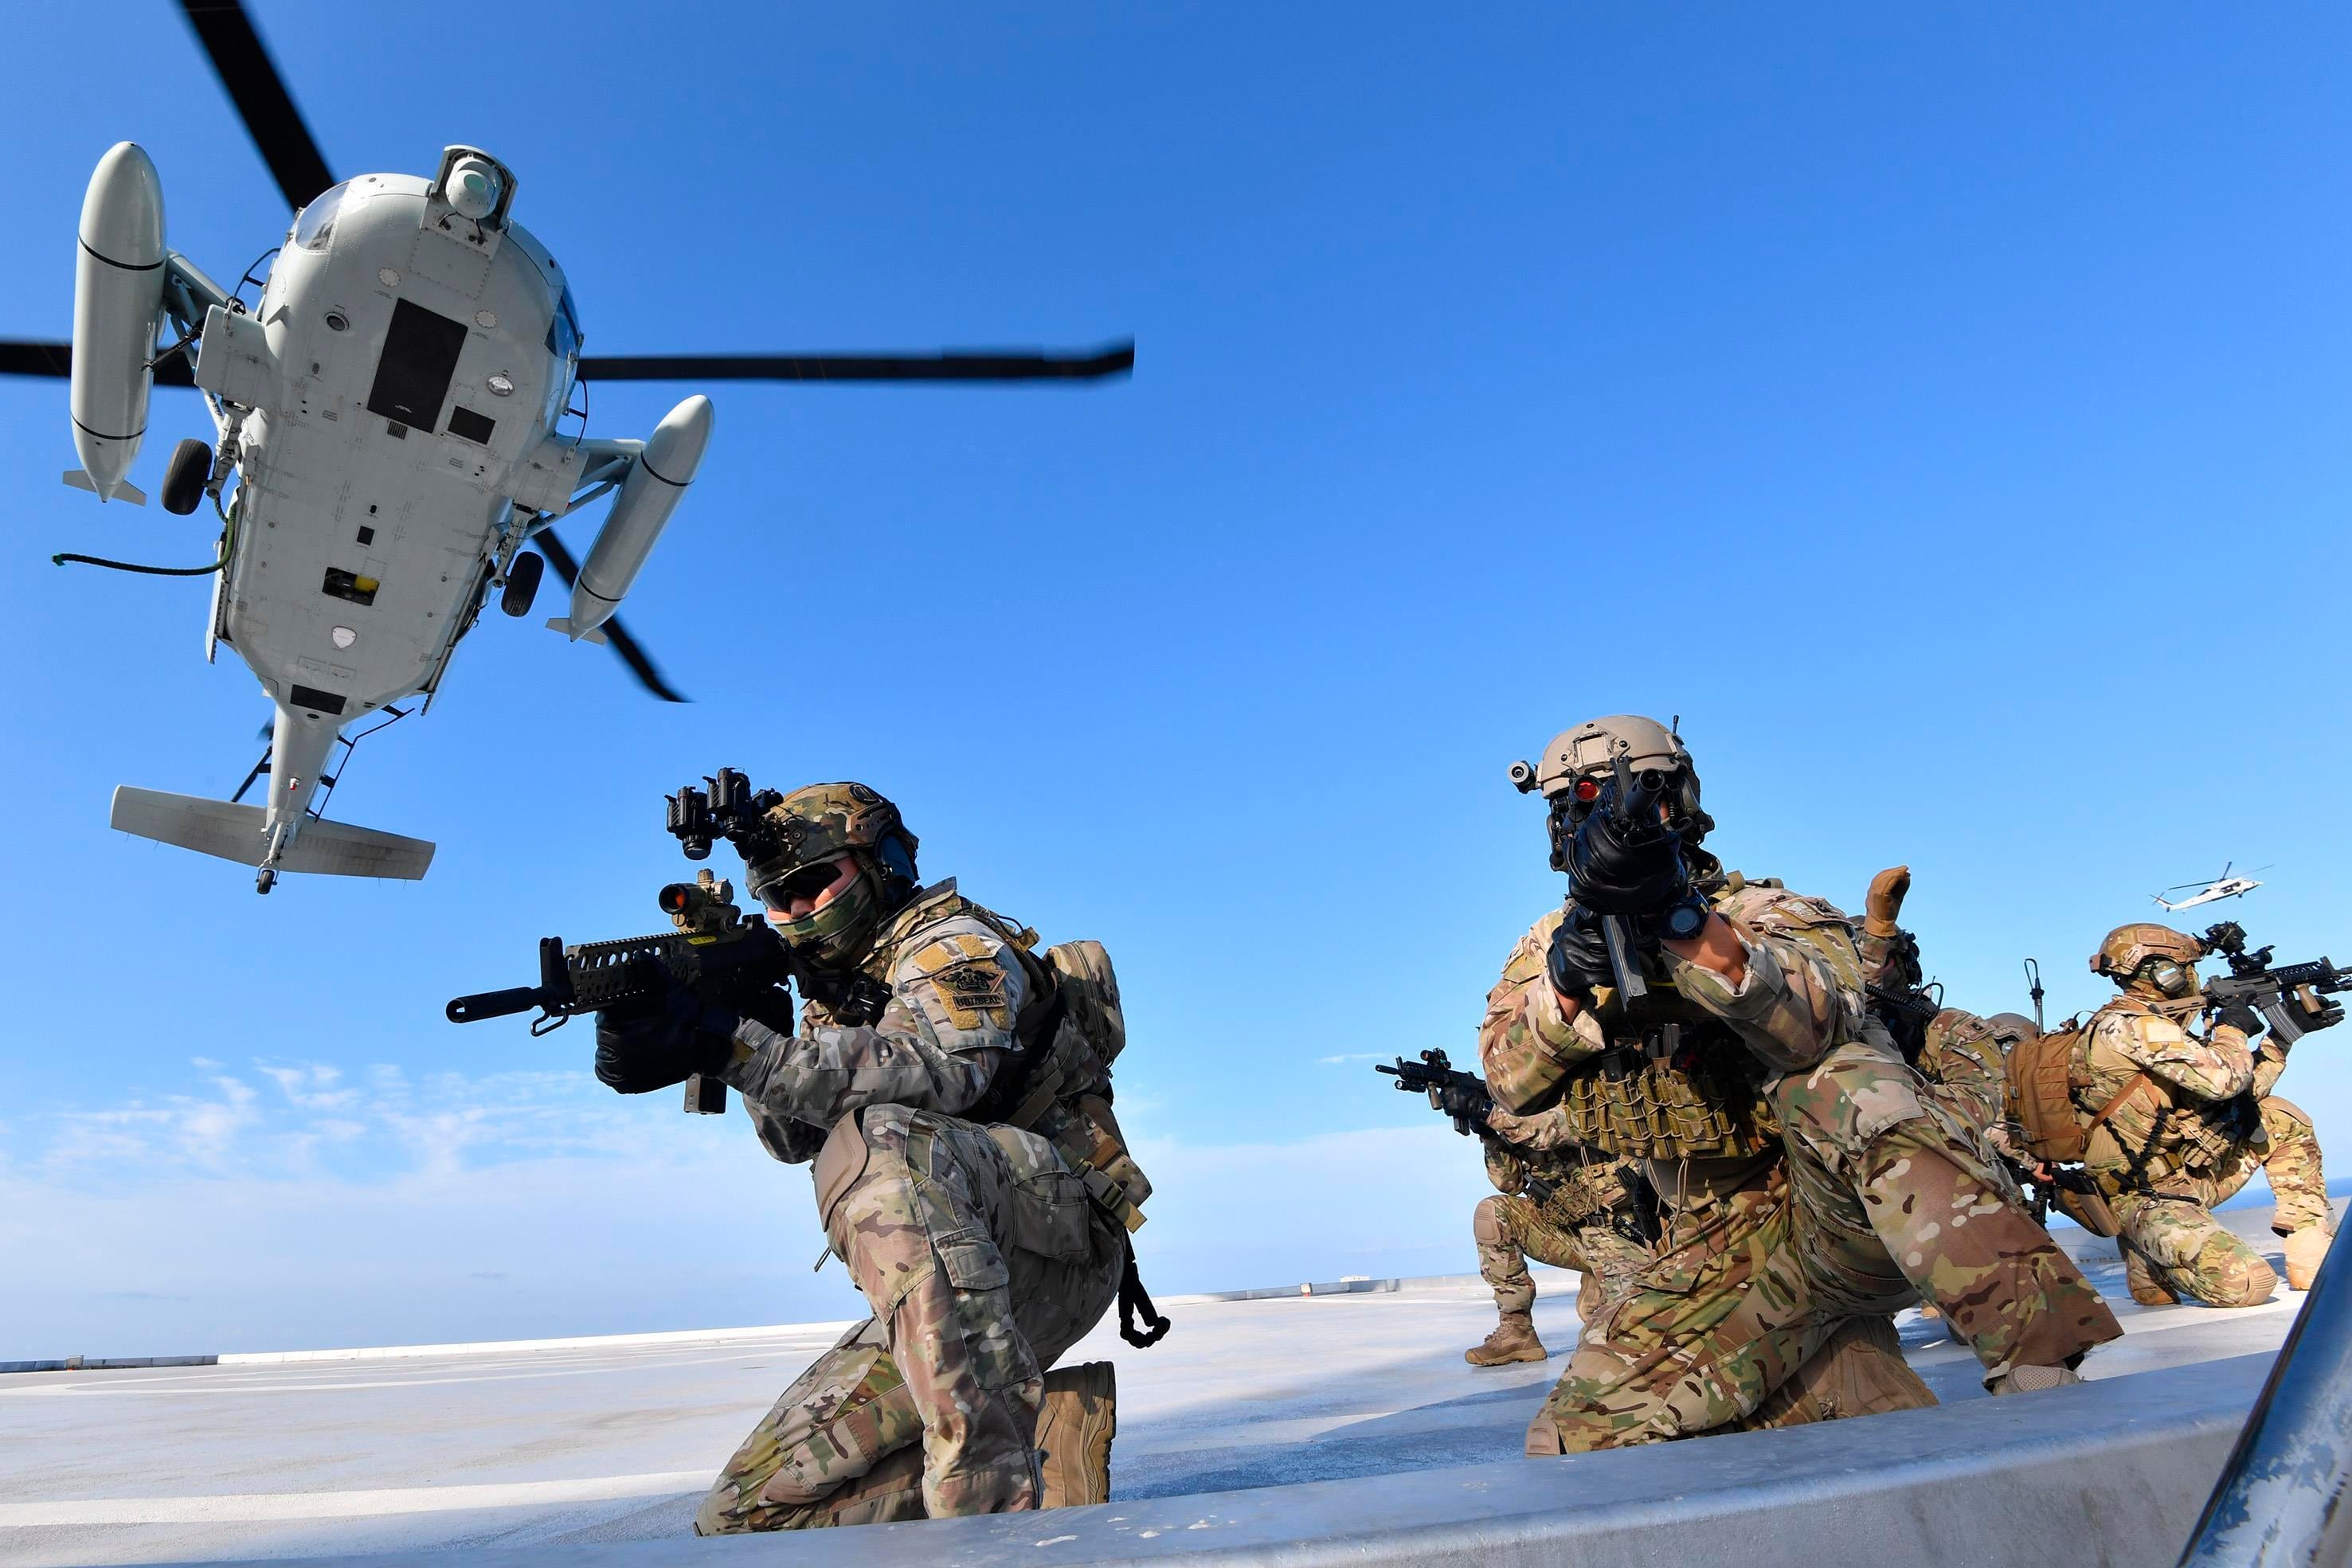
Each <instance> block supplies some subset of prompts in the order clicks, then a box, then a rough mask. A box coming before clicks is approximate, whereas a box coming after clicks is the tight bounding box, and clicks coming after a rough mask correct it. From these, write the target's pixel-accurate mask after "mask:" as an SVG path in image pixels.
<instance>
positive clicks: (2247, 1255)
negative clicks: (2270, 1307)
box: [2189, 1236, 2278, 1307]
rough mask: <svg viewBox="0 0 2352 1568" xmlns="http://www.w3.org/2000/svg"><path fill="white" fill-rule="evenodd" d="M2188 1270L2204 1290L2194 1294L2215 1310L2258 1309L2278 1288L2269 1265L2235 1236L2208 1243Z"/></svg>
mask: <svg viewBox="0 0 2352 1568" xmlns="http://www.w3.org/2000/svg"><path fill="white" fill-rule="evenodd" d="M2189 1267H2190V1268H2191V1269H2192V1270H2195V1272H2196V1276H2197V1281H2198V1283H2199V1284H2200V1285H2201V1286H2203V1287H2204V1289H2203V1290H2200V1291H2198V1292H2197V1293H2198V1294H2199V1295H2200V1296H2203V1297H2204V1298H2205V1299H2206V1300H2207V1301H2210V1302H2212V1303H2213V1305H2215V1306H2217V1307H2259V1306H2261V1305H2262V1304H2263V1302H2264V1301H2269V1300H2270V1299H2271V1293H2272V1292H2273V1291H2275V1290H2277V1289H2278V1276H2277V1275H2276V1274H2274V1273H2273V1272H2272V1271H2271V1266H2270V1265H2269V1264H2268V1263H2267V1262H2265V1261H2263V1259H2262V1258H2260V1257H2259V1256H2257V1255H2256V1254H2255V1253H2254V1252H2252V1250H2251V1249H2247V1248H2246V1247H2245V1246H2243V1245H2242V1244H2241V1243H2240V1242H2239V1241H2238V1240H2237V1239H2235V1238H2234V1237H2230V1236H2216V1237H2215V1238H2213V1239H2211V1240H2210V1241H2208V1242H2207V1243H2206V1244H2205V1245H2204V1246H2203V1247H2201V1248H2200V1249H2198V1253H2197V1257H2196V1259H2195V1260H2194V1261H2193V1262H2191V1263H2190V1265H2189Z"/></svg>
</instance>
